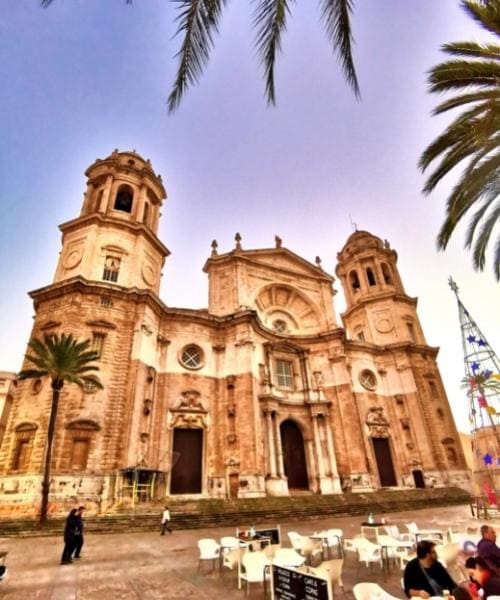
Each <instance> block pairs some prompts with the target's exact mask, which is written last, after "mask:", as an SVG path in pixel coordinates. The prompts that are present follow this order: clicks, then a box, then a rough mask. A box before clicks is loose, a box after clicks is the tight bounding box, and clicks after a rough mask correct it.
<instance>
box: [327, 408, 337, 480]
mask: <svg viewBox="0 0 500 600" xmlns="http://www.w3.org/2000/svg"><path fill="white" fill-rule="evenodd" d="M325 428H326V445H327V447H328V460H329V462H330V471H331V473H332V477H338V476H339V473H338V471H337V460H336V459H335V450H334V446H333V437H332V429H331V427H330V424H329V423H327V421H326V419H325Z"/></svg>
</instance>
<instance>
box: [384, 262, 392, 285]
mask: <svg viewBox="0 0 500 600" xmlns="http://www.w3.org/2000/svg"><path fill="white" fill-rule="evenodd" d="M381 267H382V275H383V277H384V283H388V284H391V283H392V274H391V268H390V267H389V265H387V264H386V263H382V264H381Z"/></svg>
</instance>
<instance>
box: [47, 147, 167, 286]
mask: <svg viewBox="0 0 500 600" xmlns="http://www.w3.org/2000/svg"><path fill="white" fill-rule="evenodd" d="M85 175H86V176H87V178H88V179H87V190H86V193H85V196H84V199H83V204H82V209H81V212H80V216H79V217H78V218H77V219H74V220H72V221H68V222H67V223H64V224H63V225H61V226H60V229H61V231H62V234H63V236H62V251H61V255H60V258H59V263H58V265H57V269H56V274H55V278H54V283H56V282H59V281H63V280H67V279H71V278H73V277H82V278H84V279H86V280H88V281H101V282H107V283H108V284H113V285H119V286H122V287H137V288H139V289H144V288H146V289H151V290H152V291H154V292H156V293H158V292H159V287H160V277H161V269H162V267H163V264H164V262H165V258H166V257H167V256H168V254H169V251H168V249H167V248H166V247H165V246H164V245H163V244H162V243H161V242H160V240H159V239H158V237H157V232H158V224H159V219H160V208H161V205H162V203H163V200H164V199H165V198H166V192H165V188H164V187H163V183H162V179H161V176H160V175H157V174H155V172H154V171H153V169H152V167H151V163H150V161H149V160H145V159H143V158H142V157H141V156H139V154H137V153H136V152H135V151H134V152H119V151H118V150H115V151H114V152H113V153H112V154H111V155H110V156H108V157H107V158H105V159H97V160H96V161H95V162H94V164H93V165H91V166H90V167H89V168H88V169H87V171H86V172H85Z"/></svg>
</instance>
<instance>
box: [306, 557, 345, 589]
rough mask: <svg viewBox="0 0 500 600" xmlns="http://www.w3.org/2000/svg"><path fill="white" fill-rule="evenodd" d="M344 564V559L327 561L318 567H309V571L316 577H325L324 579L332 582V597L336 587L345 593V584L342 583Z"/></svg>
mask: <svg viewBox="0 0 500 600" xmlns="http://www.w3.org/2000/svg"><path fill="white" fill-rule="evenodd" d="M343 564H344V559H343V558H333V559H332V560H325V561H323V562H322V563H321V564H320V565H318V566H317V567H309V570H310V572H311V573H313V574H314V575H319V576H320V577H324V579H326V580H328V581H329V582H330V586H331V590H332V595H333V593H334V588H335V586H336V585H338V586H340V587H341V588H342V592H344V583H343V582H342V566H343Z"/></svg>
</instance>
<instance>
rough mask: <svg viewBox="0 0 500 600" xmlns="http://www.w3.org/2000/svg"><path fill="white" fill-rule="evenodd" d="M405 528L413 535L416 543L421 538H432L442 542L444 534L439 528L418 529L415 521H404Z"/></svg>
mask: <svg viewBox="0 0 500 600" xmlns="http://www.w3.org/2000/svg"><path fill="white" fill-rule="evenodd" d="M406 529H408V532H409V533H411V534H412V535H413V536H415V541H416V542H417V543H418V542H419V541H420V540H423V539H427V540H434V541H437V542H439V543H441V544H442V543H443V539H444V535H443V532H442V531H441V530H440V529H420V528H419V526H418V525H417V524H416V523H415V522H413V523H406Z"/></svg>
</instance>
